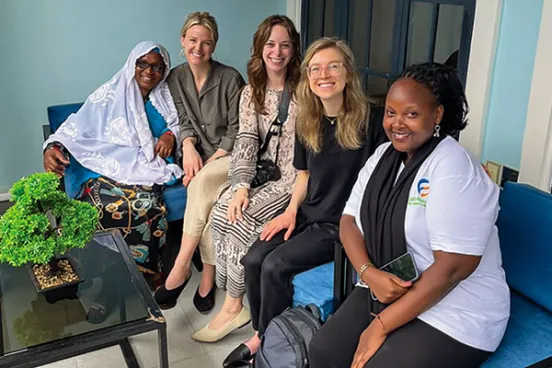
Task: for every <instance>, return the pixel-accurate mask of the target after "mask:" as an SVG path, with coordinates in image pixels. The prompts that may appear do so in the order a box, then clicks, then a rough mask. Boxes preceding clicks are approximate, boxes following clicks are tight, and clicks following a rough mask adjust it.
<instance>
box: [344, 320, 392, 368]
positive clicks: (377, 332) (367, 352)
mask: <svg viewBox="0 0 552 368" xmlns="http://www.w3.org/2000/svg"><path fill="white" fill-rule="evenodd" d="M386 338H387V334H386V333H385V331H384V329H383V325H382V324H381V321H378V320H377V318H374V319H373V320H372V322H371V323H370V325H368V328H366V330H364V332H363V333H362V335H360V339H359V341H358V345H357V349H356V352H355V356H354V358H353V364H351V368H364V366H365V365H366V363H368V361H369V360H370V359H371V358H372V357H373V356H374V354H376V352H377V351H378V350H379V348H381V346H382V345H383V343H384V342H385V339H386Z"/></svg>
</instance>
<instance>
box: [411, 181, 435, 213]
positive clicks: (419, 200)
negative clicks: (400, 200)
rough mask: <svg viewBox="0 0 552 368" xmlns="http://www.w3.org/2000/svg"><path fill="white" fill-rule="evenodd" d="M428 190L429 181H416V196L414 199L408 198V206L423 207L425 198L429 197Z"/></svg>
mask: <svg viewBox="0 0 552 368" xmlns="http://www.w3.org/2000/svg"><path fill="white" fill-rule="evenodd" d="M429 188H430V186H429V180H427V179H426V178H422V179H420V181H418V185H417V186H416V189H417V192H418V193H417V194H418V195H417V196H416V197H410V198H408V205H409V206H419V207H425V206H426V202H427V197H428V196H429Z"/></svg>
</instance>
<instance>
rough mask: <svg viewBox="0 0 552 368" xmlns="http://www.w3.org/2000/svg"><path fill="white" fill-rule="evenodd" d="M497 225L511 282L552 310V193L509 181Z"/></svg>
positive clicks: (501, 202)
mask: <svg viewBox="0 0 552 368" xmlns="http://www.w3.org/2000/svg"><path fill="white" fill-rule="evenodd" d="M497 225H498V232H499V236H500V247H501V249H502V261H503V266H504V270H505V271H506V279H507V281H508V284H509V285H510V287H511V288H512V289H514V290H516V291H517V292H519V293H520V294H522V295H524V296H526V297H527V298H529V299H531V300H533V301H534V302H535V303H536V304H538V305H541V306H542V307H544V308H546V309H548V310H549V311H550V312H552V282H551V280H552V195H550V194H548V193H546V192H543V191H541V190H538V189H536V188H534V187H531V186H529V185H525V184H518V183H511V182H507V183H506V184H505V186H504V190H503V191H502V193H501V195H500V213H499V217H498V222H497Z"/></svg>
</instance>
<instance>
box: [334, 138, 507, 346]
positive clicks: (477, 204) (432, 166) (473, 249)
mask: <svg viewBox="0 0 552 368" xmlns="http://www.w3.org/2000/svg"><path fill="white" fill-rule="evenodd" d="M389 144H391V143H385V144H383V145H381V146H379V147H378V148H377V150H376V152H375V153H374V154H373V155H372V157H370V159H369V160H368V161H367V162H366V164H365V166H364V168H363V169H362V170H361V171H360V173H359V175H358V179H357V182H356V183H355V186H354V187H353V191H352V193H351V196H350V198H349V200H348V202H347V204H346V206H345V209H344V211H343V214H346V215H351V216H354V217H355V220H356V224H357V225H358V227H359V228H360V230H361V231H362V224H361V222H360V207H361V203H362V197H363V196H364V191H365V189H366V185H367V183H368V180H369V179H370V176H371V175H372V172H373V171H374V169H375V167H376V165H377V163H378V161H379V159H380V158H381V156H382V155H383V153H384V152H385V150H386V149H387V147H389ZM498 196H499V188H498V187H497V186H496V184H494V183H493V182H492V181H491V180H490V178H489V177H488V175H487V174H486V173H485V171H484V170H483V168H482V167H481V164H480V163H478V162H477V160H475V159H474V158H473V157H472V156H471V155H470V154H469V153H468V152H467V151H466V150H465V149H464V148H462V146H460V144H458V142H456V141H455V140H454V139H452V138H450V137H447V138H445V139H444V140H443V141H442V142H441V143H439V145H438V146H437V147H436V148H435V150H434V151H433V152H432V153H431V154H430V156H429V157H428V158H427V159H426V160H425V161H424V163H423V164H422V165H421V167H420V169H419V171H418V173H417V175H416V178H415V179H414V182H413V184H412V187H411V188H410V195H409V200H408V206H407V210H406V218H405V236H406V246H407V250H408V252H410V253H412V255H413V256H414V261H415V263H416V266H417V268H418V271H419V272H420V274H421V273H422V272H423V271H425V270H426V269H427V268H428V267H429V266H431V264H432V263H433V262H434V257H433V251H443V252H449V253H458V254H468V255H476V256H482V258H481V262H480V264H479V266H478V267H477V269H476V270H475V272H473V273H472V274H471V275H470V276H469V277H468V278H467V279H466V280H464V281H462V282H461V283H459V284H458V285H457V286H456V287H455V288H454V289H453V290H452V291H451V292H450V293H449V294H447V295H446V296H445V297H444V298H443V299H442V300H441V301H440V302H438V303H437V304H436V305H434V306H433V307H431V308H430V309H428V310H427V311H425V312H424V313H422V314H420V315H419V316H418V318H419V319H421V320H422V321H424V322H426V323H427V324H429V325H430V326H433V327H434V328H436V329H438V330H440V331H442V332H443V333H445V334H447V335H449V336H451V337H452V338H454V339H456V340H458V341H460V342H462V343H464V344H466V345H469V346H471V347H474V348H477V349H481V350H485V351H495V350H496V348H497V347H498V345H499V343H500V341H501V340H502V337H503V335H504V331H505V330H506V324H507V322H508V317H509V315H510V292H509V289H508V286H507V284H506V280H505V275H504V270H503V269H502V256H501V253H500V247H499V240H498V231H497V228H496V226H495V222H496V218H497V215H498Z"/></svg>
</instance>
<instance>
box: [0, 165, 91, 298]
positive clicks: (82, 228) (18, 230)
mask: <svg viewBox="0 0 552 368" xmlns="http://www.w3.org/2000/svg"><path fill="white" fill-rule="evenodd" d="M59 183H60V181H59V178H58V177H57V176H56V175H55V174H54V173H36V174H33V175H30V176H29V177H26V178H22V179H21V180H19V181H18V182H16V183H15V184H14V185H13V186H12V188H11V190H10V193H11V195H12V198H11V201H13V202H15V204H14V205H13V206H12V207H10V208H9V209H8V210H7V211H6V213H5V214H4V215H3V216H2V217H1V218H0V262H7V263H9V264H10V265H12V266H15V267H19V266H22V265H26V264H27V265H29V267H30V269H31V271H32V272H31V278H32V279H33V283H34V285H35V287H36V289H37V291H38V292H45V293H47V292H49V291H53V290H59V288H61V287H64V286H68V285H73V286H74V288H73V289H74V294H75V296H76V291H77V285H78V283H80V282H81V281H83V280H82V279H81V278H80V277H79V276H78V274H77V273H76V270H75V268H74V266H73V265H72V264H71V261H70V259H68V258H67V257H65V258H57V256H60V255H63V254H65V253H66V252H67V251H68V250H70V249H72V248H83V247H84V246H85V245H86V244H87V243H88V242H89V241H90V239H91V237H92V235H93V234H94V231H95V229H96V226H97V222H98V212H97V211H96V209H95V208H94V207H93V206H91V205H90V204H88V203H84V202H80V201H77V200H73V199H69V198H68V197H67V195H66V194H65V193H64V192H62V191H60V190H59V189H58V187H59ZM49 295H50V296H51V297H52V295H53V294H52V293H50V294H49ZM46 297H47V299H52V298H48V294H47V295H46ZM53 298H54V299H55V298H56V297H55V296H54V297H53Z"/></svg>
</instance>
